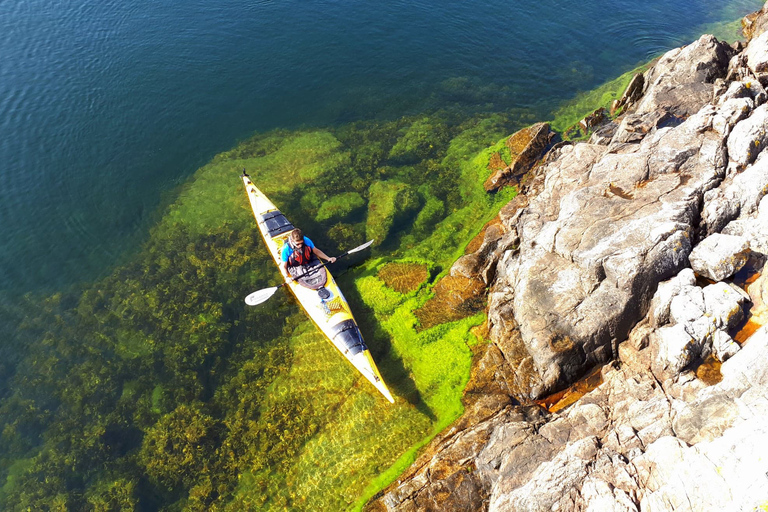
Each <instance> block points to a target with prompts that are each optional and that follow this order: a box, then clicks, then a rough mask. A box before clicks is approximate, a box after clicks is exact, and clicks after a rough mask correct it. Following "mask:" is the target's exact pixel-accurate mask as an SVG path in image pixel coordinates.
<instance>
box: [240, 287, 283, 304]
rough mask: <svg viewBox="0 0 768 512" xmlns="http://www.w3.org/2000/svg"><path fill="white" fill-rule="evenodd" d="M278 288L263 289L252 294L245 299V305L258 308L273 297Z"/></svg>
mask: <svg viewBox="0 0 768 512" xmlns="http://www.w3.org/2000/svg"><path fill="white" fill-rule="evenodd" d="M278 288H279V287H278V286H273V287H272V288H264V289H263V290H259V291H256V292H253V293H252V294H250V295H249V296H247V297H246V298H245V303H246V304H248V305H249V306H258V305H259V304H261V303H262V302H266V301H267V300H268V299H269V298H270V297H271V296H273V295H274V294H275V292H276V291H277V289H278Z"/></svg>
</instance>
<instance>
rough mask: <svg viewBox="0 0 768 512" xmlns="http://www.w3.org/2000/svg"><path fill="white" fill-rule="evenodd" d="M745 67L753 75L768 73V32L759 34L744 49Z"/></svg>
mask: <svg viewBox="0 0 768 512" xmlns="http://www.w3.org/2000/svg"><path fill="white" fill-rule="evenodd" d="M744 56H745V58H746V64H747V67H749V69H750V71H752V73H754V75H755V76H757V77H760V76H761V75H763V74H765V73H768V33H763V34H760V35H759V36H757V37H755V38H753V39H752V40H751V41H750V42H749V46H747V48H746V50H744Z"/></svg>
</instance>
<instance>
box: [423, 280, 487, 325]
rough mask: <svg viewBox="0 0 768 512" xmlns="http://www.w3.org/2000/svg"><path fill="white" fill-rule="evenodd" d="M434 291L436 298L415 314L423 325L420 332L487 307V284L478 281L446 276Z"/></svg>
mask: <svg viewBox="0 0 768 512" xmlns="http://www.w3.org/2000/svg"><path fill="white" fill-rule="evenodd" d="M433 291H434V293H435V296H434V297H432V298H431V299H429V300H428V301H427V302H426V303H425V304H424V305H423V306H422V307H420V308H419V309H417V310H416V311H415V312H414V313H415V315H416V318H418V319H419V323H420V324H421V327H420V329H419V330H423V329H429V328H430V327H433V326H435V325H438V324H442V323H445V322H453V321H455V320H461V319H462V318H466V317H468V316H470V315H473V314H475V313H477V312H478V311H480V310H481V309H483V307H485V284H484V283H483V282H482V281H480V280H478V279H469V278H467V277H463V276H446V277H444V278H442V279H441V280H440V281H439V282H438V283H437V284H436V285H435V288H434V290H433Z"/></svg>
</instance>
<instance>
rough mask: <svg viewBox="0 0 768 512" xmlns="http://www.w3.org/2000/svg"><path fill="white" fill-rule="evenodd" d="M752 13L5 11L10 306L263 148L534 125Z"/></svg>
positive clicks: (70, 5)
mask: <svg viewBox="0 0 768 512" xmlns="http://www.w3.org/2000/svg"><path fill="white" fill-rule="evenodd" d="M760 5H761V2H759V1H755V0H735V1H727V0H719V1H716V0H684V1H674V2H672V1H669V0H646V1H643V2H638V1H636V0H612V1H609V0H585V1H582V2H572V1H565V0H547V1H543V2H522V1H518V0H475V1H467V0H461V1H459V0H440V1H433V0H410V1H402V0H391V1H385V2H373V1H351V0H314V1H308V0H272V1H269V0H250V1H243V0H218V1H216V2H213V1H208V2H206V1H202V0H184V1H179V0H154V1H148V0H135V1H134V0H121V1H115V0H99V1H96V0H69V1H67V2H64V1H61V0H0V291H5V292H14V293H16V292H27V291H47V290H55V289H57V288H58V287H62V286H67V285H71V284H74V283H77V282H79V281H84V280H90V279H93V278H94V277H96V276H98V275H100V274H103V273H104V272H106V271H108V270H109V268H110V267H112V266H113V265H115V263H116V262H118V261H119V260H120V258H121V257H123V255H125V254H130V249H131V247H133V246H135V245H136V244H140V243H141V241H142V239H143V238H144V236H145V235H146V233H147V230H148V229H149V227H150V226H151V224H152V222H153V220H154V219H155V218H156V215H157V211H158V208H159V206H160V205H161V204H163V201H164V200H166V199H167V198H168V197H169V196H170V195H172V191H173V190H174V188H175V187H176V186H177V185H178V184H179V183H180V182H182V181H183V180H184V179H185V178H186V177H187V176H189V175H190V174H191V173H193V172H194V170H195V169H196V168H197V167H199V166H200V165H202V164H203V163H205V162H206V161H207V160H209V159H210V158H211V157H212V156H213V155H215V154H216V153H217V152H220V151H223V150H226V149H228V148H230V147H232V146H234V145H235V144H236V142H237V141H238V140H240V139H243V138H245V137H247V136H249V135H250V134H252V133H253V132H255V131H264V130H269V129H272V128H276V127H285V128H292V127H298V126H315V125H332V124H338V123H344V122H348V121H351V120H357V119H377V118H381V119H389V118H394V117H397V116H401V115H404V114H410V113H418V112H421V111H425V110H429V109H434V108H442V107H446V106H451V107H452V108H458V109H467V110H468V111H472V110H478V109H481V110H490V111H494V110H495V111H502V110H508V109H512V108H515V107H529V108H536V109H538V110H540V111H541V112H542V116H545V115H547V112H548V111H549V109H551V107H552V106H553V105H555V104H556V103H557V102H558V101H562V100H564V99H567V98H570V97H572V96H573V95H574V93H575V92H576V91H579V90H587V89H590V88H593V87H595V86H597V85H599V84H600V83H602V82H605V81H606V80H608V79H611V78H614V77H616V76H618V75H619V74H621V73H622V72H624V71H626V70H628V69H630V68H632V67H633V66H635V65H636V64H638V63H640V62H641V61H645V60H648V59H649V58H650V57H652V56H654V55H656V54H658V53H660V52H663V51H664V50H667V49H669V48H672V47H675V46H679V45H681V44H685V43H687V42H689V41H691V40H692V39H694V38H695V37H696V36H697V35H698V34H699V33H700V32H702V31H704V30H706V29H707V28H706V25H708V24H712V23H717V22H720V21H725V20H735V19H737V18H738V17H740V16H743V15H744V14H747V13H749V12H751V11H754V10H757V9H758V8H759V7H760Z"/></svg>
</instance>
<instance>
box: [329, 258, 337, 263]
mask: <svg viewBox="0 0 768 512" xmlns="http://www.w3.org/2000/svg"><path fill="white" fill-rule="evenodd" d="M328 263H336V258H335V257H331V258H330V259H329V260H328Z"/></svg>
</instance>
